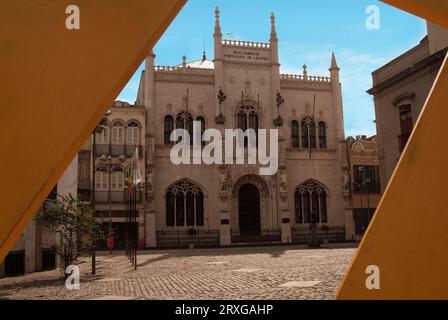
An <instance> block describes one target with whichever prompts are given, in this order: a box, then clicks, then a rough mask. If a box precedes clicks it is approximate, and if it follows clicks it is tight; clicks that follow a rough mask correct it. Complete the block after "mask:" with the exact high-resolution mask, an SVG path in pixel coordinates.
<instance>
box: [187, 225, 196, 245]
mask: <svg viewBox="0 0 448 320" xmlns="http://www.w3.org/2000/svg"><path fill="white" fill-rule="evenodd" d="M187 234H188V238H189V239H190V243H189V247H190V249H194V238H195V237H196V235H197V234H198V232H197V231H196V230H195V229H193V228H191V229H188V231H187Z"/></svg>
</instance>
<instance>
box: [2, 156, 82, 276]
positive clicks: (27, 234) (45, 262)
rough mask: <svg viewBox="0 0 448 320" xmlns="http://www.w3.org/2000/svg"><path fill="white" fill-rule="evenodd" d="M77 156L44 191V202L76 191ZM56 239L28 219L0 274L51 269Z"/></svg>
mask: <svg viewBox="0 0 448 320" xmlns="http://www.w3.org/2000/svg"><path fill="white" fill-rule="evenodd" d="M77 175H78V156H76V157H75V158H74V159H73V161H72V162H71V164H70V165H69V167H68V168H67V170H66V171H65V172H64V174H63V176H62V177H61V178H60V179H59V181H58V184H57V185H56V186H55V187H54V189H53V191H52V192H51V193H50V194H49V195H48V197H47V200H46V201H45V204H44V206H45V205H47V204H48V203H49V202H52V201H54V200H56V196H57V195H58V194H59V195H68V194H70V193H71V194H72V195H73V196H75V197H76V194H77V184H78V183H77ZM56 246H57V239H56V235H55V234H54V233H51V232H49V231H48V230H46V229H45V228H42V227H41V226H39V225H36V223H35V222H34V221H32V222H31V223H30V224H29V226H28V228H27V229H26V230H25V231H24V232H23V233H22V236H21V237H20V239H19V240H18V241H17V243H16V244H15V245H14V247H13V249H12V250H11V251H10V253H9V254H8V255H7V256H6V258H5V260H4V262H3V263H2V264H0V277H1V276H15V275H21V274H25V273H30V272H35V271H43V270H49V269H54V268H55V267H56V265H57V256H56Z"/></svg>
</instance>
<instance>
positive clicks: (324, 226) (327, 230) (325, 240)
mask: <svg viewBox="0 0 448 320" xmlns="http://www.w3.org/2000/svg"><path fill="white" fill-rule="evenodd" d="M321 230H322V231H323V232H325V235H326V237H325V239H324V244H328V232H329V231H330V228H329V227H328V226H327V225H323V226H322V228H321Z"/></svg>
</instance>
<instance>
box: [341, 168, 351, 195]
mask: <svg viewBox="0 0 448 320" xmlns="http://www.w3.org/2000/svg"><path fill="white" fill-rule="evenodd" d="M341 184H342V193H343V195H344V197H346V198H347V197H350V175H349V173H348V169H346V168H343V169H342V181H341Z"/></svg>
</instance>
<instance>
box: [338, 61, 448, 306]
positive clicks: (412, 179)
mask: <svg viewBox="0 0 448 320" xmlns="http://www.w3.org/2000/svg"><path fill="white" fill-rule="evenodd" d="M447 88H448V63H447V59H445V62H444V64H443V68H442V70H441V72H440V73H439V76H438V78H437V80H436V83H435V85H434V87H433V89H432V91H431V93H430V96H429V99H428V100H427V102H426V105H425V107H424V109H423V111H422V114H421V117H420V118H419V120H418V122H417V124H416V127H415V129H414V132H413V134H412V136H411V138H410V141H409V143H408V146H407V147H406V150H405V152H404V154H403V156H402V158H401V160H400V162H399V164H398V166H397V169H396V171H395V173H394V175H393V176H392V179H391V182H390V184H389V186H388V188H387V189H386V192H385V194H384V196H383V199H382V201H381V203H380V205H379V207H378V209H377V212H376V214H375V217H374V219H373V220H372V223H371V226H370V227H369V229H368V230H367V233H366V235H365V237H364V240H363V241H362V243H361V245H360V248H359V251H358V254H357V256H356V257H355V259H354V262H353V264H352V266H351V268H350V269H349V272H348V274H347V276H346V278H345V280H344V283H343V285H342V287H341V288H340V290H339V293H338V296H337V297H338V298H339V299H448V278H447V277H446V272H447V270H448V254H447V253H448V249H447V244H448V232H447V226H448V197H447V192H448V166H447V163H448V148H447V146H446V141H445V140H444V139H443V132H444V129H445V128H446V119H447V118H448V108H446V101H448V90H447ZM369 266H377V267H378V268H379V271H380V273H379V275H380V278H379V279H380V282H379V283H380V289H379V290H368V289H367V286H366V280H367V277H368V274H367V273H366V270H367V268H368V267H369Z"/></svg>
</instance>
